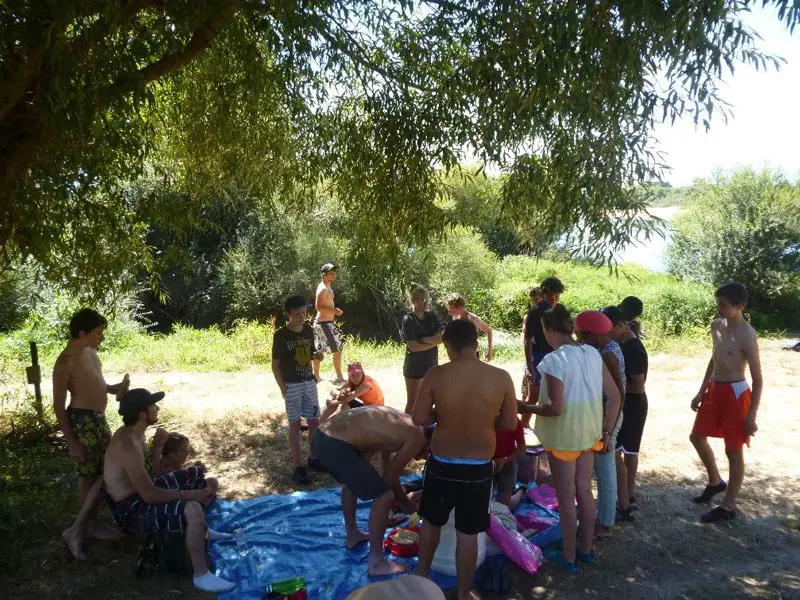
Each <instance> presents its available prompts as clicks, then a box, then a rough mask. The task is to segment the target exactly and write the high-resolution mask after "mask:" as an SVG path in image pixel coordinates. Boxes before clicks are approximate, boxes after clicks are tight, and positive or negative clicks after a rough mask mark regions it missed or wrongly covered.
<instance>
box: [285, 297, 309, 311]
mask: <svg viewBox="0 0 800 600" xmlns="http://www.w3.org/2000/svg"><path fill="white" fill-rule="evenodd" d="M309 306H311V305H310V304H309V303H308V302H306V298H305V296H300V295H297V296H289V297H288V298H287V299H286V301H285V302H284V303H283V310H285V311H286V312H289V311H290V310H294V309H295V308H308V307H309Z"/></svg>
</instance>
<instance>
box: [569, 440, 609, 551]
mask: <svg viewBox="0 0 800 600" xmlns="http://www.w3.org/2000/svg"><path fill="white" fill-rule="evenodd" d="M594 474H595V477H596V478H597V524H596V526H595V533H596V535H597V536H598V537H609V536H610V535H612V529H613V527H614V522H615V520H616V501H617V473H616V463H615V461H614V453H613V452H597V453H595V455H594ZM559 506H560V504H559Z"/></svg>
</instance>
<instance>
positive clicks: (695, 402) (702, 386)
mask: <svg viewBox="0 0 800 600" xmlns="http://www.w3.org/2000/svg"><path fill="white" fill-rule="evenodd" d="M712 373H714V355H713V354H712V355H711V358H710V359H708V366H707V367H706V373H705V375H703V383H701V384H700V391H699V392H697V395H696V396H695V397H694V398H692V410H693V411H695V412H696V411H697V409H698V408H700V403H701V402H702V401H703V395H704V394H705V393H706V388H707V387H708V382H709V381H710V380H711V375H712Z"/></svg>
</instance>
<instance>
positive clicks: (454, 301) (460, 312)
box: [447, 294, 494, 362]
mask: <svg viewBox="0 0 800 600" xmlns="http://www.w3.org/2000/svg"><path fill="white" fill-rule="evenodd" d="M447 312H448V313H449V315H450V316H451V317H453V320H456V319H466V320H467V321H471V322H472V324H473V325H475V327H477V328H478V331H482V332H483V333H485V334H486V362H492V358H493V356H494V344H493V342H492V328H491V327H489V326H488V325H487V324H486V323H484V322H483V321H482V320H481V318H480V317H479V316H478V315H476V314H475V313H473V312H469V311H468V310H467V301H466V300H464V296H462V295H461V294H450V295H449V296H448V297H447ZM478 355H479V356H480V351H479V353H478Z"/></svg>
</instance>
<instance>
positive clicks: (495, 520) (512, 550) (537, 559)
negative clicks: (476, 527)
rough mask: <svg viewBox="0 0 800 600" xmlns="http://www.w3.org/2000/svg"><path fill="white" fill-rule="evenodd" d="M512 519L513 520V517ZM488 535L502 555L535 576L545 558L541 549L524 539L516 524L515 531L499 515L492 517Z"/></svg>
mask: <svg viewBox="0 0 800 600" xmlns="http://www.w3.org/2000/svg"><path fill="white" fill-rule="evenodd" d="M511 518H512V519H513V517H511ZM504 520H505V519H504ZM488 533H489V537H490V538H491V539H492V541H493V542H494V543H495V544H497V547H498V548H500V550H501V551H502V553H503V554H505V555H506V557H508V558H509V559H511V560H512V561H513V562H514V563H515V564H516V565H517V566H519V567H520V568H521V569H523V570H524V571H525V572H527V573H529V574H531V575H533V574H534V573H536V572H537V571H538V570H539V567H540V566H542V562H543V561H544V557H543V556H542V551H541V549H539V547H538V546H535V545H533V544H531V543H530V542H529V541H528V540H526V539H525V538H524V537H522V534H521V533H520V532H519V531H517V526H516V522H514V525H513V529H508V528H507V527H506V526H505V525H504V523H503V520H501V519H500V518H499V517H498V516H497V515H492V516H491V519H490V522H489V531H488Z"/></svg>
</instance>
